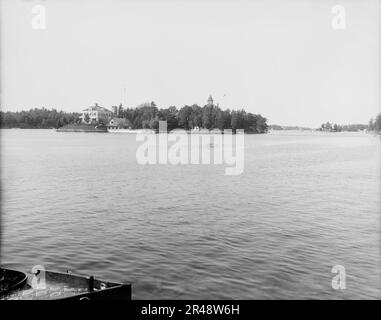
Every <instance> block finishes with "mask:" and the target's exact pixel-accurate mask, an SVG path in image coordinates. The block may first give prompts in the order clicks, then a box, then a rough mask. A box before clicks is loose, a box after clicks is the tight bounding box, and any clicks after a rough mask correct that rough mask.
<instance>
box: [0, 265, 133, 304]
mask: <svg viewBox="0 0 381 320" xmlns="http://www.w3.org/2000/svg"><path fill="white" fill-rule="evenodd" d="M0 270H6V271H7V272H8V274H10V273H12V272H13V273H15V274H16V273H18V274H19V278H18V280H19V281H18V284H17V286H12V289H11V290H9V289H8V290H6V291H2V292H0V299H3V300H64V301H74V300H131V285H130V284H120V283H113V282H107V281H101V280H98V279H94V278H93V277H82V276H78V275H72V274H69V273H59V272H50V271H40V273H39V274H38V278H39V286H38V287H36V285H35V284H34V283H33V282H36V281H35V280H36V275H33V274H29V275H26V274H24V273H22V272H18V271H13V270H8V269H0ZM21 274H23V275H24V278H22V276H21ZM22 279H23V281H22V282H20V281H21V280H22ZM41 283H43V285H41Z"/></svg>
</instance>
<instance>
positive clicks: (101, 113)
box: [81, 104, 113, 124]
mask: <svg viewBox="0 0 381 320" xmlns="http://www.w3.org/2000/svg"><path fill="white" fill-rule="evenodd" d="M112 116H113V113H112V111H110V110H108V109H106V108H103V107H100V106H98V104H95V106H92V107H88V108H87V109H84V110H83V111H82V115H81V120H82V122H83V123H91V122H93V121H95V122H98V123H100V122H101V123H103V124H108V122H109V120H110V119H111V118H112Z"/></svg>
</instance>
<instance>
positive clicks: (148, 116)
mask: <svg viewBox="0 0 381 320" xmlns="http://www.w3.org/2000/svg"><path fill="white" fill-rule="evenodd" d="M119 116H120V117H123V118H126V119H128V120H129V122H130V123H131V125H132V128H133V129H139V128H151V129H158V127H159V120H166V121H167V126H168V130H172V129H175V128H182V129H185V130H189V129H193V128H195V127H199V128H205V129H220V130H223V129H233V131H234V130H236V129H244V130H245V132H247V133H264V132H266V131H267V129H268V126H267V119H266V118H264V117H262V116H261V115H259V114H252V113H247V112H246V111H245V110H243V109H242V110H237V111H230V110H229V109H227V110H222V109H220V108H219V107H218V106H215V105H205V106H204V107H200V106H198V105H196V104H193V105H185V106H184V107H182V108H181V109H177V108H176V107H175V106H171V107H169V108H166V109H158V108H157V107H156V105H155V103H154V102H151V103H145V104H143V105H140V106H139V107H137V108H127V109H123V108H121V106H119Z"/></svg>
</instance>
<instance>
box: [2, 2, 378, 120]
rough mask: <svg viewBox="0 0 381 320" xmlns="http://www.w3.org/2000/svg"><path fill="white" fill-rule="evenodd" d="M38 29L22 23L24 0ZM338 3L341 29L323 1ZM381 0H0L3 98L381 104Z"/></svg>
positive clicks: (273, 114)
mask: <svg viewBox="0 0 381 320" xmlns="http://www.w3.org/2000/svg"><path fill="white" fill-rule="evenodd" d="M317 2H319V3H317ZM37 4H42V5H44V6H45V7H46V29H45V30H36V29H33V28H32V18H33V16H35V15H34V14H33V13H32V8H33V6H35V5H37ZM336 4H341V5H344V7H345V9H346V29H344V30H335V29H333V27H332V25H331V22H332V18H333V16H334V14H333V13H332V12H331V10H332V7H333V6H334V5H336ZM380 8H381V5H380V2H379V1H377V0H374V1H364V0H361V1H360V0H359V1H354V0H353V1H330V0H327V1H285V0H282V1H234V2H233V1H228V0H225V1H213V0H209V1H208V0H206V1H205V0H204V1H192V2H191V1H178V0H175V1H169V0H167V1H144V0H143V1H117V0H114V1H102V0H99V1H98V0H91V1H84V0H77V1H74V0H71V1H70V0H69V1H68V0H65V1H62V0H61V1H60V0H45V1H33V0H29V1H28V0H3V1H2V11H1V23H2V25H1V27H2V28H1V107H2V109H3V110H20V109H27V108H30V107H42V106H45V107H47V108H51V107H55V108H58V109H62V110H65V111H81V110H82V109H83V108H85V107H87V106H89V105H92V104H94V103H95V102H98V103H99V104H100V105H102V106H105V107H108V108H110V107H111V106H112V105H115V104H119V103H120V102H123V100H124V98H123V88H126V89H125V90H126V102H127V106H136V105H138V104H140V103H143V102H145V101H155V102H156V104H157V105H158V107H163V108H164V107H168V106H171V105H176V106H177V107H181V106H183V105H184V104H193V103H197V104H199V105H201V106H203V105H204V104H206V100H207V98H208V96H209V94H211V95H212V96H213V98H214V99H215V102H217V103H219V105H220V107H221V108H231V109H238V108H245V109H246V110H247V111H249V112H253V113H260V114H262V115H263V116H265V117H267V118H268V119H269V123H270V124H281V125H301V126H312V127H317V126H320V124H321V123H322V122H326V121H328V120H329V121H333V122H337V123H340V124H345V123H367V122H368V120H369V118H370V117H372V116H375V115H376V114H377V113H378V112H379V111H380V101H381V98H380V97H381V95H380V90H381V85H380V84H381V81H380V79H381V77H380V72H381V67H380V56H381V54H380V48H381V47H380V33H381V32H380V16H381V15H380Z"/></svg>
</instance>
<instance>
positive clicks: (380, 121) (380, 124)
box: [374, 113, 381, 132]
mask: <svg viewBox="0 0 381 320" xmlns="http://www.w3.org/2000/svg"><path fill="white" fill-rule="evenodd" d="M374 130H376V131H378V132H379V131H381V113H379V114H378V115H377V117H376V120H375V121H374Z"/></svg>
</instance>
